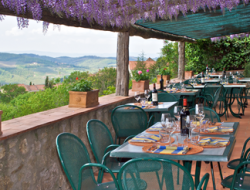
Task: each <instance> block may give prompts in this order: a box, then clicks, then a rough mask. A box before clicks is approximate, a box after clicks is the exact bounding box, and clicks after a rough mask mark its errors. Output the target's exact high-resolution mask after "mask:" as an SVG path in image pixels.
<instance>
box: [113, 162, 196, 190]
mask: <svg viewBox="0 0 250 190" xmlns="http://www.w3.org/2000/svg"><path fill="white" fill-rule="evenodd" d="M152 165H160V168H159V170H158V171H157V173H158V174H157V175H153V174H152V172H154V170H152V171H151V172H150V170H149V168H148V166H152ZM157 176H158V177H159V176H160V181H159V180H158V178H157ZM117 179H118V183H119V187H120V190H129V189H171V190H175V189H183V190H184V189H185V190H194V181H193V178H192V176H191V174H190V173H189V172H188V171H187V169H186V168H185V167H183V166H181V165H180V164H178V163H176V162H174V161H171V160H166V159H158V158H138V159H132V160H130V161H128V162H126V163H125V164H124V165H123V166H122V167H121V169H120V171H119V174H118V178H117Z"/></svg>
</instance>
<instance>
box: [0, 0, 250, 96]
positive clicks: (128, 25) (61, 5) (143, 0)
mask: <svg viewBox="0 0 250 190" xmlns="http://www.w3.org/2000/svg"><path fill="white" fill-rule="evenodd" d="M246 3H248V0H243V1H239V0H221V1H218V0H140V1H139V0H44V1H41V0H37V1H35V0H2V1H1V3H0V20H1V19H2V18H3V16H2V15H10V16H17V17H18V24H19V26H20V27H27V25H28V20H27V19H35V20H40V21H44V30H46V29H47V27H48V23H53V24H62V25H66V26H74V27H82V28H89V29H95V30H103V31H111V32H119V34H118V40H117V82H116V95H120V96H127V95H128V86H129V71H128V62H129V36H140V37H143V38H145V39H147V38H157V39H164V40H171V41H179V63H178V64H179V69H178V78H180V79H182V78H183V77H184V68H185V42H190V43H195V40H196V39H203V38H212V37H221V36H225V35H231V34H239V33H247V32H249V31H250V24H249V23H250V22H249V21H250V17H249V16H248V15H249V12H250V5H248V4H246Z"/></svg>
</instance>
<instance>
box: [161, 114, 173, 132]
mask: <svg viewBox="0 0 250 190" xmlns="http://www.w3.org/2000/svg"><path fill="white" fill-rule="evenodd" d="M170 117H171V116H170V114H169V113H163V114H161V125H162V127H163V128H166V121H168V120H169V118H170Z"/></svg>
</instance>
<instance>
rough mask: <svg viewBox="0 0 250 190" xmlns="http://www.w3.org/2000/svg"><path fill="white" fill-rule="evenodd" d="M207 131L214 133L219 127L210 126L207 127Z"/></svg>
mask: <svg viewBox="0 0 250 190" xmlns="http://www.w3.org/2000/svg"><path fill="white" fill-rule="evenodd" d="M206 131H208V132H210V133H214V132H217V131H218V127H217V126H216V127H209V128H206Z"/></svg>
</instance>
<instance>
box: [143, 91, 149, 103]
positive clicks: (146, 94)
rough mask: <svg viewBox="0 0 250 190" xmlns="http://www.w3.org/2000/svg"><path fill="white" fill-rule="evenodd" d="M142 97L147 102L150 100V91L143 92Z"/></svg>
mask: <svg viewBox="0 0 250 190" xmlns="http://www.w3.org/2000/svg"><path fill="white" fill-rule="evenodd" d="M144 95H145V98H147V101H148V99H149V98H150V90H145V91H144Z"/></svg>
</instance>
